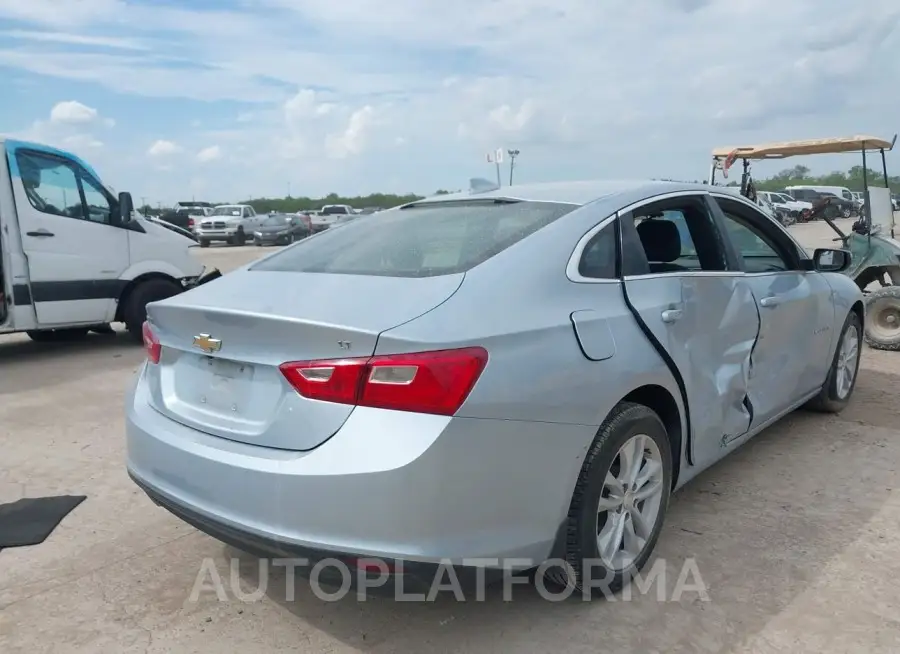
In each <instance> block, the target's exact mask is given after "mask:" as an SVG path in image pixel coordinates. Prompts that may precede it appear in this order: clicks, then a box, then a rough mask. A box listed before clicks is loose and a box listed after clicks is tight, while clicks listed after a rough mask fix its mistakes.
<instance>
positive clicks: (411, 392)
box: [280, 347, 488, 416]
mask: <svg viewBox="0 0 900 654" xmlns="http://www.w3.org/2000/svg"><path fill="white" fill-rule="evenodd" d="M487 360H488V353H487V351H486V350H485V349H484V348H481V347H469V348H462V349H459V350H439V351H435V352H416V353H413V354H386V355H381V356H374V357H368V358H358V359H332V360H322V361H292V362H289V363H283V364H281V366H280V369H281V372H282V374H283V375H284V376H285V378H286V379H287V380H288V382H290V384H291V386H293V387H294V388H295V389H296V390H297V392H298V393H300V394H301V395H302V396H304V397H308V398H310V399H312V400H322V401H324V402H337V403H339V404H353V405H357V406H366V407H374V408H379V409H393V410H394V411H412V412H415V413H433V414H437V415H444V416H450V415H453V414H454V413H456V412H457V411H458V410H459V407H460V406H462V403H463V402H465V400H466V397H468V395H469V392H470V391H471V390H472V387H473V386H475V382H476V381H478V378H479V377H480V376H481V372H482V371H483V370H484V367H485V365H486V364H487Z"/></svg>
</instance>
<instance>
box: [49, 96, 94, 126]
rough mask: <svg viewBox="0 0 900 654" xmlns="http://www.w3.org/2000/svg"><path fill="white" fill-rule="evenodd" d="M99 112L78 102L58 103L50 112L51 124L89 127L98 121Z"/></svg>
mask: <svg viewBox="0 0 900 654" xmlns="http://www.w3.org/2000/svg"><path fill="white" fill-rule="evenodd" d="M97 115H98V114H97V110H96V109H94V108H93V107H88V106H87V105H84V104H81V103H80V102H78V101H77V100H68V101H66V102H58V103H57V104H55V105H54V106H53V109H51V110H50V122H53V123H62V124H64V125H87V124H90V123H93V122H94V121H95V120H97Z"/></svg>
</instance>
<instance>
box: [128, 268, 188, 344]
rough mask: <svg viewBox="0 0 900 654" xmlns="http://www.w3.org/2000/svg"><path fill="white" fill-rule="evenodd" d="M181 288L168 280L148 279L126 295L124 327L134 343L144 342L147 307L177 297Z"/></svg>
mask: <svg viewBox="0 0 900 654" xmlns="http://www.w3.org/2000/svg"><path fill="white" fill-rule="evenodd" d="M181 291H182V288H181V286H179V285H178V284H176V283H175V282H173V281H170V280H168V279H148V280H147V281H144V282H141V283H139V284H138V285H137V286H136V287H135V288H134V289H133V290H132V291H131V293H130V294H129V295H128V299H127V300H126V304H125V307H124V311H123V315H124V317H125V327H126V328H127V329H128V333H129V334H130V335H131V338H132V339H133V340H134V341H135V342H136V343H143V342H144V335H143V326H144V321H145V320H147V305H148V304H150V303H151V302H158V301H159V300H165V299H166V298H169V297H172V296H173V295H178V294H179V293H181Z"/></svg>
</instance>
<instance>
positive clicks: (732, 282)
mask: <svg viewBox="0 0 900 654" xmlns="http://www.w3.org/2000/svg"><path fill="white" fill-rule="evenodd" d="M625 283H626V288H627V291H628V296H629V300H630V301H631V303H632V304H633V306H634V307H635V309H636V310H637V312H638V313H639V315H640V316H641V318H642V319H643V320H644V322H645V324H646V325H647V327H648V328H649V330H650V331H651V332H652V333H653V335H654V336H655V338H656V339H657V340H658V341H659V343H660V344H661V345H662V346H663V347H664V348H665V350H666V352H667V353H668V355H669V357H671V359H672V361H673V363H674V364H675V365H676V366H677V368H678V370H679V371H680V373H681V376H682V378H683V380H684V384H685V390H686V392H687V396H688V403H689V407H690V412H691V426H692V432H693V434H692V449H693V454H694V460H695V463H696V464H698V465H703V464H704V463H705V462H709V461H711V460H714V459H716V458H718V457H719V456H721V453H720V449H721V447H722V445H723V444H724V443H726V442H728V441H731V440H734V439H736V438H739V437H740V436H741V435H743V434H745V433H746V432H747V431H748V430H749V428H750V424H751V420H752V418H753V407H752V404H751V402H750V400H749V398H748V388H749V383H750V376H751V370H752V354H753V349H754V347H755V345H756V342H757V339H758V337H759V329H760V317H759V310H758V308H757V304H756V300H755V299H754V297H753V293H752V292H751V290H750V287H749V286H748V285H747V284H746V282H745V280H744V279H743V278H742V277H741V276H738V275H721V276H714V275H702V274H701V275H691V274H687V275H684V276H676V275H664V276H662V275H661V276H658V277H642V278H635V279H630V280H627V281H626V282H625ZM679 311H680V314H678V313H677V312H679ZM673 312H676V313H674V314H673ZM673 315H674V316H677V317H675V318H674V320H673ZM666 318H668V319H669V320H670V321H669V322H667V320H666Z"/></svg>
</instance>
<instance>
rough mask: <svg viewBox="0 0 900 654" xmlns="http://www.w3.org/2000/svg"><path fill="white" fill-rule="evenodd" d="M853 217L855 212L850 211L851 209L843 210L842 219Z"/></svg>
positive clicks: (845, 208)
mask: <svg viewBox="0 0 900 654" xmlns="http://www.w3.org/2000/svg"><path fill="white" fill-rule="evenodd" d="M852 215H853V212H852V211H851V210H850V207H844V208H843V209H841V217H842V218H849V217H850V216H852Z"/></svg>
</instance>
